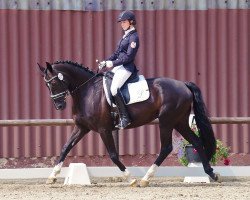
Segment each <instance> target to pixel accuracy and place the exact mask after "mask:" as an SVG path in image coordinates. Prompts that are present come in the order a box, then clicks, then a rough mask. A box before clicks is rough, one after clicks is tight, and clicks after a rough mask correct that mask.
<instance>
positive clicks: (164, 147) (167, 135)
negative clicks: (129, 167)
mask: <svg viewBox="0 0 250 200" xmlns="http://www.w3.org/2000/svg"><path fill="white" fill-rule="evenodd" d="M159 121H160V139H161V150H160V154H159V156H158V157H157V158H156V160H155V162H154V164H153V165H152V166H151V167H150V168H149V170H148V171H147V173H146V175H145V176H144V177H143V178H142V180H141V182H140V186H141V187H146V186H148V184H149V179H150V178H151V177H153V176H154V174H155V172H156V169H157V167H159V166H160V165H161V164H162V162H163V161H164V160H165V158H166V157H167V156H168V155H169V154H170V153H171V151H172V150H173V145H172V131H173V128H172V126H169V125H166V120H164V122H162V120H161V119H159Z"/></svg>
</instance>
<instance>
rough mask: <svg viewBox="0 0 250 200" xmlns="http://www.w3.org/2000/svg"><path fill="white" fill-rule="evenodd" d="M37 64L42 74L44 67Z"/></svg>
mask: <svg viewBox="0 0 250 200" xmlns="http://www.w3.org/2000/svg"><path fill="white" fill-rule="evenodd" d="M37 65H38V67H39V69H40V72H42V75H44V74H45V70H46V69H45V68H44V67H43V66H41V65H40V64H39V63H37Z"/></svg>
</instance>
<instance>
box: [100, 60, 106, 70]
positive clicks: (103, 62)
mask: <svg viewBox="0 0 250 200" xmlns="http://www.w3.org/2000/svg"><path fill="white" fill-rule="evenodd" d="M98 67H99V69H103V68H104V67H106V61H102V62H100V63H99V65H98Z"/></svg>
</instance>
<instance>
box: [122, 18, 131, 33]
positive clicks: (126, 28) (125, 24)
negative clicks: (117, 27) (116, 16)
mask: <svg viewBox="0 0 250 200" xmlns="http://www.w3.org/2000/svg"><path fill="white" fill-rule="evenodd" d="M129 26H130V23H129V21H128V20H125V21H121V27H122V29H123V30H124V31H126V30H128V28H129Z"/></svg>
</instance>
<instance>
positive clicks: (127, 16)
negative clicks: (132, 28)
mask: <svg viewBox="0 0 250 200" xmlns="http://www.w3.org/2000/svg"><path fill="white" fill-rule="evenodd" d="M125 20H129V21H131V20H132V21H133V22H132V24H133V25H135V24H136V20H135V14H134V13H133V12H132V11H130V10H125V11H123V12H121V13H120V15H119V17H118V19H117V22H121V21H125Z"/></svg>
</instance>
